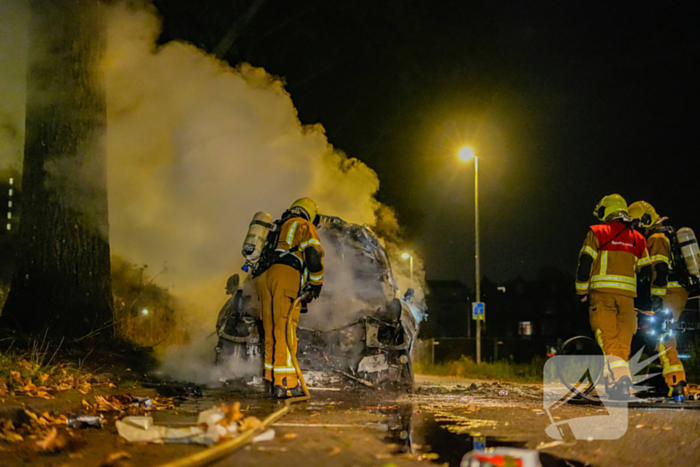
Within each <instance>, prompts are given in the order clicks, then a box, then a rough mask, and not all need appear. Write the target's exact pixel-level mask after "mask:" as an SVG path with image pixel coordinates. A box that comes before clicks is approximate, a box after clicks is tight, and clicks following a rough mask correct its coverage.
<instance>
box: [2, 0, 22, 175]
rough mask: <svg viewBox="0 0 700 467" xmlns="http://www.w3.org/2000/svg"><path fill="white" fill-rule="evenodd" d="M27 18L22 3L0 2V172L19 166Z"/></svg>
mask: <svg viewBox="0 0 700 467" xmlns="http://www.w3.org/2000/svg"><path fill="white" fill-rule="evenodd" d="M28 15H29V9H28V8H27V5H26V1H25V0H2V1H1V2H0V171H2V170H5V169H8V168H11V169H14V170H20V169H21V165H22V153H23V151H24V114H25V110H24V109H25V102H26V98H27V95H26V85H25V81H26V77H27V48H28V46H29V37H28V35H27V27H28V19H29V16H28Z"/></svg>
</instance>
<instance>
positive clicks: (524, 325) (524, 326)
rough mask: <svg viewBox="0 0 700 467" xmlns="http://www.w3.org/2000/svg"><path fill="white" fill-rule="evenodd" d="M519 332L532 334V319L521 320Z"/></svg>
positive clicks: (527, 334)
mask: <svg viewBox="0 0 700 467" xmlns="http://www.w3.org/2000/svg"><path fill="white" fill-rule="evenodd" d="M518 334H519V335H521V336H531V335H532V323H531V322H530V321H520V323H519V324H518Z"/></svg>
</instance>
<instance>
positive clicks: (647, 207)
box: [629, 201, 659, 227]
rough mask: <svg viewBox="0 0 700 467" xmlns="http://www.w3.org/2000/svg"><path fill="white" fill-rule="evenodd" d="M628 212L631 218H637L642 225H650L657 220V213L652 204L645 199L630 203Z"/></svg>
mask: <svg viewBox="0 0 700 467" xmlns="http://www.w3.org/2000/svg"><path fill="white" fill-rule="evenodd" d="M629 214H630V217H631V218H632V219H638V220H639V222H641V224H642V227H651V226H652V225H654V224H656V222H657V221H658V220H659V215H658V214H657V213H656V209H654V206H652V205H651V204H649V203H647V202H646V201H637V202H636V203H632V204H630V207H629Z"/></svg>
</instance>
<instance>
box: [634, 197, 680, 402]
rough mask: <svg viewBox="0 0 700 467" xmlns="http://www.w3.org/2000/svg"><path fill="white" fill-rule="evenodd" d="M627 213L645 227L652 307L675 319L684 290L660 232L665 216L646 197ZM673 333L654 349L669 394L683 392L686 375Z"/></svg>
mask: <svg viewBox="0 0 700 467" xmlns="http://www.w3.org/2000/svg"><path fill="white" fill-rule="evenodd" d="M629 214H630V217H632V218H633V219H637V220H639V222H640V223H641V224H642V227H644V228H645V231H644V234H645V236H646V238H647V248H648V250H649V256H650V257H651V264H652V279H651V296H652V309H653V310H654V311H655V312H657V313H662V312H663V310H668V311H670V312H671V313H672V315H673V319H674V320H675V321H678V318H679V317H680V315H681V313H682V312H683V310H684V309H685V304H686V302H687V301H688V292H686V290H685V289H684V288H683V286H682V285H680V284H679V283H678V281H677V278H676V277H675V275H674V272H673V267H672V256H671V254H672V253H671V242H670V241H669V239H668V237H667V236H666V234H665V233H664V225H663V222H664V221H665V220H666V218H665V217H659V215H658V214H657V213H656V209H654V207H653V206H652V205H651V204H649V203H647V202H646V201H637V202H636V203H633V204H631V205H630V207H629ZM676 345H677V343H676V339H675V337H670V338H666V339H664V340H663V341H661V342H659V343H658V345H657V350H658V351H659V354H660V359H661V364H662V366H663V376H664V379H665V380H666V384H667V385H668V387H669V393H668V395H669V397H673V396H686V395H687V394H686V393H687V391H688V390H687V388H686V378H685V370H684V369H683V363H681V360H680V359H679V358H678V351H677V350H676Z"/></svg>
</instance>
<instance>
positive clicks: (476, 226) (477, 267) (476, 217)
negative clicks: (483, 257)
mask: <svg viewBox="0 0 700 467" xmlns="http://www.w3.org/2000/svg"><path fill="white" fill-rule="evenodd" d="M474 232H475V235H474V242H475V245H474V247H475V253H474V268H475V274H476V301H477V303H479V302H481V265H480V264H479V158H478V157H476V156H474ZM477 318H480V317H477ZM476 363H481V319H477V320H476Z"/></svg>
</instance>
